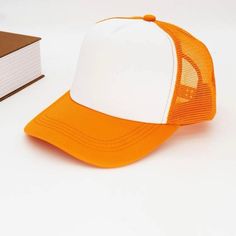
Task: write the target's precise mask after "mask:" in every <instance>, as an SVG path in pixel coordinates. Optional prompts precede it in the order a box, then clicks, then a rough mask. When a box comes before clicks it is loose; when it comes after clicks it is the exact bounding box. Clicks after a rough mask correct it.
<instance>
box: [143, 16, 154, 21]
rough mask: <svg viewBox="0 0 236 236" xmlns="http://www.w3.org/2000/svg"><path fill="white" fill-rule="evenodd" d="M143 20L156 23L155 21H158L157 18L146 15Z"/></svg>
mask: <svg viewBox="0 0 236 236" xmlns="http://www.w3.org/2000/svg"><path fill="white" fill-rule="evenodd" d="M143 19H144V20H145V21H155V20H156V17H155V16H153V15H145V16H144V17H143Z"/></svg>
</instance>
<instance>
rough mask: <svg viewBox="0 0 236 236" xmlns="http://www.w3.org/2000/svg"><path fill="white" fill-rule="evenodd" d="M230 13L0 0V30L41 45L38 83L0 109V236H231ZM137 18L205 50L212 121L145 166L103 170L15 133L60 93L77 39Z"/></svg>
mask: <svg viewBox="0 0 236 236" xmlns="http://www.w3.org/2000/svg"><path fill="white" fill-rule="evenodd" d="M127 2H128V3H127ZM224 4H225V5H224ZM235 10H236V3H235V1H230V0H228V1H203V0H199V1H187V0H183V1H181V3H180V1H178V3H177V1H175V2H174V1H154V0H153V1H145V0H139V1H136V0H129V1H127V0H113V1H108V0H100V1H93V0H77V1H76V0H74V1H64V0H62V1H56V0H52V1H46V0H41V1H27V0H22V1H16V0H12V1H3V0H0V29H1V30H3V31H10V32H16V33H23V34H31V35H36V36H41V37H42V41H41V53H42V64H43V72H44V74H45V75H46V77H45V79H43V80H41V81H39V82H37V83H35V84H34V85H32V86H30V87H29V88H27V89H25V90H24V91H22V92H20V93H18V94H16V95H14V96H12V97H10V98H8V99H7V100H5V101H4V102H2V103H0V235H4V236H9V235H10V236H15V235H24V236H32V235H34V236H37V235H40V236H42V235H45V236H47V235H50V236H51V235H57V236H60V235H70V236H72V235H76V236H78V235H83V236H93V235H103V236H108V235H109V236H110V235H113V236H116V235H117V236H118V235H119V236H120V235H127V236H128V235H129V236H132V235H133V236H139V235H140V236H143V235H149V236H159V235H160V236H173V235H175V236H190V235H194V236H195V235H196V236H209V235H210V236H218V235H222V236H232V235H236V227H235V219H236V215H235V214H236V213H235V212H236V201H235V199H236V105H235V102H236V92H235V91H236V90H235V86H236V79H235V68H236V66H235V65H236V64H235V57H236V56H235V55H236V47H235V42H236V30H235V27H236V15H235ZM146 13H153V14H155V15H156V16H157V17H158V18H159V19H161V20H163V21H168V22H172V23H174V24H176V25H179V26H181V27H183V28H185V29H187V30H189V31H190V32H191V33H193V34H194V35H195V36H196V37H198V38H200V39H201V40H202V41H203V42H205V44H206V45H207V46H208V48H209V50H210V52H211V54H212V56H213V59H214V63H215V74H216V80H217V97H218V113H217V116H216V118H215V119H214V121H213V122H210V123H204V124H198V125H193V126H188V127H182V128H180V129H179V130H178V131H177V132H176V134H175V135H174V136H173V137H172V138H171V139H169V140H168V141H167V142H166V143H165V144H164V145H162V146H161V148H159V149H158V150H157V151H156V152H154V153H152V154H151V155H149V156H148V157H147V158H145V159H143V160H141V161H139V162H137V163H135V164H133V165H130V166H127V167H123V168H117V169H107V170H106V169H98V168H93V167H90V166H87V165H85V164H82V163H81V162H79V161H77V160H75V159H73V158H70V157H69V156H68V155H66V154H64V153H63V152H61V151H59V150H57V149H56V148H53V147H52V146H50V145H48V144H46V143H43V142H39V141H36V140H33V139H30V138H28V137H26V136H25V134H24V132H23V127H24V126H25V124H26V123H27V122H28V121H29V120H30V119H31V118H33V117H34V116H35V115H36V114H38V113H39V112H40V111H42V109H44V108H45V107H47V106H48V105H49V104H51V103H52V102H53V101H54V100H55V99H57V98H58V97H60V96H61V95H62V94H63V93H64V92H65V91H67V90H68V89H69V87H70V84H71V82H72V80H73V74H74V72H75V67H76V62H77V58H78V52H79V48H80V44H81V40H82V38H83V35H84V32H85V30H86V29H88V28H89V27H90V26H91V25H92V24H93V23H94V22H96V21H97V20H100V19H103V18H106V17H110V16H117V15H127V16H129V15H144V14H146Z"/></svg>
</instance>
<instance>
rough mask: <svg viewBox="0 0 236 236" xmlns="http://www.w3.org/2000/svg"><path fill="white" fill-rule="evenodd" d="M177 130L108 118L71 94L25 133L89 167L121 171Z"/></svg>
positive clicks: (45, 112)
mask: <svg viewBox="0 0 236 236" xmlns="http://www.w3.org/2000/svg"><path fill="white" fill-rule="evenodd" d="M177 128H178V126H174V125H159V124H150V123H142V122H136V121H130V120H124V119H120V118H116V117H113V116H109V115H105V114H103V113H101V112H97V111H95V110H92V109H89V108H87V107H85V106H82V105H79V104H78V103H76V102H74V101H73V100H72V99H71V97H70V94H69V92H67V93H66V94H65V95H63V96H62V97H61V98H59V99H58V100H57V101H56V102H55V103H53V104H52V105H51V106H49V107H48V108H47V109H46V110H44V111H43V112H42V113H40V114H39V115H38V116H37V117H35V118H34V119H33V120H32V121H31V122H30V123H29V124H28V125H27V126H26V127H25V132H26V133H27V134H28V135H30V136H33V137H36V138H39V139H42V140H44V141H46V142H48V143H50V144H52V145H54V146H56V147H58V148H60V149H61V150H63V151H65V152H67V153H68V154H70V155H72V156H73V157H75V158H77V159H79V160H81V161H83V162H86V163H88V164H91V165H95V166H98V167H118V166H124V165H127V164H130V163H132V162H135V161H137V160H139V159H141V158H142V157H144V156H145V155H147V154H148V153H150V152H151V151H153V150H154V149H155V148H157V147H158V146H159V145H160V144H161V143H163V142H164V141H165V140H166V139H167V138H169V137H170V136H171V135H172V134H173V133H174V131H176V129H177Z"/></svg>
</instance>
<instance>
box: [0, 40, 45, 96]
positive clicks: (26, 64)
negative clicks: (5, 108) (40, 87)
mask: <svg viewBox="0 0 236 236" xmlns="http://www.w3.org/2000/svg"><path fill="white" fill-rule="evenodd" d="M0 46H1V45H0ZM0 72H1V73H0V98H1V97H3V96H4V95H7V94H8V93H10V92H12V91H14V90H16V89H18V88H19V87H21V86H23V85H25V84H27V83H29V82H30V81H32V80H33V79H36V78H38V77H39V76H40V75H42V73H41V61H40V42H35V43H33V44H31V45H29V46H26V47H24V48H22V49H20V50H17V51H15V52H13V53H11V54H8V55H6V56H5V57H2V58H0Z"/></svg>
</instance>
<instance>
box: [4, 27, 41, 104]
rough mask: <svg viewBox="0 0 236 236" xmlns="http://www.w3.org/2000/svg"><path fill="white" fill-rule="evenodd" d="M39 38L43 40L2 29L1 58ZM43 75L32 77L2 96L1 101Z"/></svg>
mask: <svg viewBox="0 0 236 236" xmlns="http://www.w3.org/2000/svg"><path fill="white" fill-rule="evenodd" d="M39 40H41V38H40V37H34V36H28V35H21V34H15V33H10V32H4V31H0V60H1V59H3V58H4V57H5V56H7V55H9V54H11V53H14V52H16V51H17V50H20V49H23V48H25V47H26V46H29V45H31V44H33V43H36V42H37V41H39ZM0 73H1V71H0ZM43 77H44V75H40V76H38V77H37V78H32V80H31V81H29V82H27V83H26V84H24V85H21V86H20V87H18V88H16V89H15V90H14V91H11V92H9V93H8V94H6V95H4V96H2V97H1V96H0V101H2V100H3V99H5V98H7V97H9V96H11V95H13V94H14V93H16V92H18V91H20V90H21V89H23V88H25V87H27V86H28V85H30V84H32V83H33V82H35V81H37V80H39V79H41V78H43ZM0 90H1V78H0Z"/></svg>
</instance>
